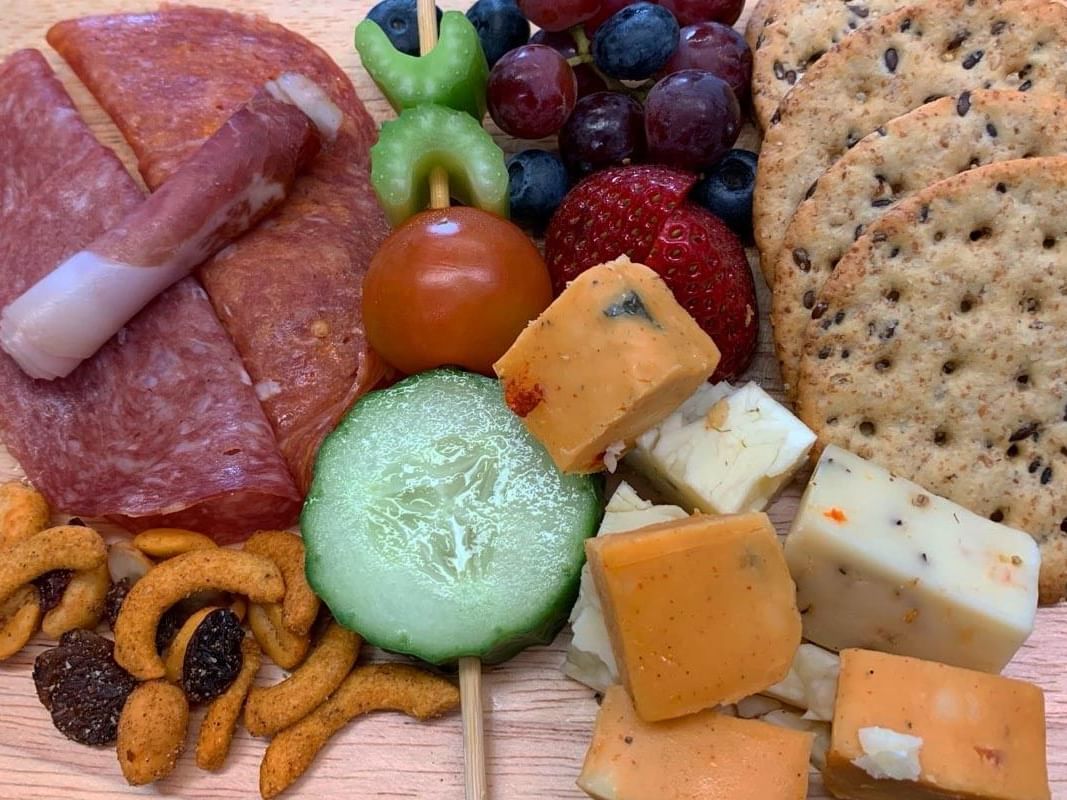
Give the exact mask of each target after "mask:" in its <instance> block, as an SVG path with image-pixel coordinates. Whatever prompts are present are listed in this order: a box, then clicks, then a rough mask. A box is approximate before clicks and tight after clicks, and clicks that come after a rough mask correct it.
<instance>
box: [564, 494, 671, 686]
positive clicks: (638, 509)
mask: <svg viewBox="0 0 1067 800" xmlns="http://www.w3.org/2000/svg"><path fill="white" fill-rule="evenodd" d="M685 516H687V515H686V513H685V511H683V510H682V509H680V508H678V507H677V506H657V505H653V504H652V503H650V502H648V501H647V500H643V499H642V498H641V497H640V496H639V495H638V494H637V492H635V491H634V490H633V488H632V487H631V486H630V485H629V484H628V483H626V482H625V481H624V482H623V483H621V484H619V488H618V489H616V490H615V494H613V495H612V496H611V500H609V501H608V506H607V508H606V509H605V512H604V520H603V522H601V523H600V530H599V531H598V533H597V535H598V536H607V535H610V534H613V533H622V532H624V531H632V530H637V529H638V528H644V527H647V526H649V525H656V524H658V523H660V522H669V521H671V520H675V519H682V518H683V517H685ZM570 623H571V629H572V630H573V632H574V637H573V639H572V640H571V645H570V647H569V648H568V649H567V658H566V661H565V662H564V664H563V672H564V673H565V674H566V675H567V676H569V677H571V678H573V679H574V680H576V681H579V682H580V683H584V684H585V685H586V686H589V687H591V688H593V689H596V690H597V691H600V692H603V691H605V690H606V689H607V688H608V687H609V686H612V685H613V684H616V683H618V682H619V668H618V665H617V664H616V662H615V655H614V653H613V652H612V650H611V639H610V638H609V636H608V629H607V626H606V625H605V624H604V611H603V609H602V607H601V605H600V596H599V595H598V594H597V591H596V586H595V585H594V584H593V576H592V574H591V573H590V571H589V567H588V566H586V567H584V568H583V569H582V578H581V584H580V588H579V590H578V600H577V602H576V603H575V604H574V608H573V609H572V610H571V616H570Z"/></svg>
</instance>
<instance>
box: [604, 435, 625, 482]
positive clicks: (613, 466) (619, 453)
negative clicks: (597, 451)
mask: <svg viewBox="0 0 1067 800" xmlns="http://www.w3.org/2000/svg"><path fill="white" fill-rule="evenodd" d="M625 453H626V442H612V444H611V445H610V446H609V447H608V449H607V450H605V451H604V468H605V469H606V470H607V471H608V472H610V473H611V474H612V475H614V474H615V470H617V469H618V468H619V459H621V458H622V457H623V455H624V454H625Z"/></svg>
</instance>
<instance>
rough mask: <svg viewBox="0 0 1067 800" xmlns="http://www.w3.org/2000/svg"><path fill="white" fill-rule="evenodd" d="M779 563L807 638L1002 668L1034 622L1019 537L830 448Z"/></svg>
mask: <svg viewBox="0 0 1067 800" xmlns="http://www.w3.org/2000/svg"><path fill="white" fill-rule="evenodd" d="M785 554H786V559H787V560H788V562H789V568H790V570H791V571H792V573H793V579H794V580H795V581H796V583H797V603H798V604H799V606H800V609H801V612H802V613H803V615H804V637H805V638H806V639H810V640H811V641H813V642H815V643H817V644H820V645H822V646H824V647H829V648H831V649H833V650H839V649H841V648H845V647H867V648H871V649H873V650H884V651H886V652H890V653H898V654H900V655H909V656H915V657H917V658H927V659H930V660H931V661H942V662H944V663H946V664H954V665H956V666H960V667H968V668H971V669H980V670H985V671H987V672H999V671H1000V670H1001V669H1002V668H1003V667H1004V665H1005V664H1007V663H1008V661H1010V660H1011V657H1012V656H1013V655H1014V654H1015V651H1016V650H1018V649H1019V647H1020V645H1022V643H1023V642H1024V641H1025V640H1026V638H1027V636H1029V635H1030V631H1031V630H1032V629H1033V625H1034V616H1035V613H1036V610H1037V585H1038V571H1039V567H1040V555H1039V552H1038V548H1037V545H1036V544H1035V542H1034V540H1033V539H1032V538H1031V537H1030V536H1028V535H1027V534H1025V533H1022V532H1020V531H1017V530H1014V529H1012V528H1008V527H1006V526H1004V525H998V524H997V523H995V522H991V521H990V520H988V519H985V518H984V517H979V516H977V515H975V514H972V513H971V512H970V511H967V510H966V509H964V508H962V507H960V506H958V505H956V504H955V503H952V502H950V501H948V500H945V499H942V498H940V497H937V496H935V495H932V494H930V493H929V492H927V491H926V490H924V489H923V488H922V487H920V486H918V485H916V484H914V483H911V482H910V481H906V480H904V479H902V478H898V477H896V476H894V475H891V474H890V473H889V472H887V471H885V470H884V469H882V468H881V467H878V466H875V465H874V464H872V463H870V462H868V461H864V460H863V459H862V458H860V457H859V456H855V455H853V454H852V453H849V452H848V451H846V450H842V449H840V448H838V447H832V446H831V447H827V448H826V450H825V451H824V452H823V456H822V459H821V460H820V461H819V465H818V468H817V469H816V471H815V474H814V475H813V476H812V479H811V483H810V484H809V485H808V488H807V491H806V492H805V493H804V497H803V498H802V499H801V501H800V510H799V512H798V514H797V516H796V519H795V520H794V522H793V528H792V530H791V532H790V534H789V538H788V539H787V540H786V545H785Z"/></svg>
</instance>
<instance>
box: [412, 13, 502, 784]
mask: <svg viewBox="0 0 1067 800" xmlns="http://www.w3.org/2000/svg"><path fill="white" fill-rule="evenodd" d="M418 16H419V50H420V52H421V53H422V55H426V54H427V53H429V52H430V51H431V50H433V48H434V47H435V46H436V45H437V8H436V6H435V5H434V0H418ZM451 202H452V199H451V195H450V194H449V191H448V173H447V172H445V170H444V169H443V168H442V167H434V169H433V171H432V172H431V173H430V207H431V208H448V206H449V205H450V204H451ZM459 693H460V701H461V705H462V708H463V763H464V783H465V786H466V800H486V798H487V797H488V796H489V795H488V791H487V789H486V782H485V733H484V730H483V727H482V718H483V711H482V662H481V661H480V660H479V659H477V658H469V657H468V658H461V659H460V660H459Z"/></svg>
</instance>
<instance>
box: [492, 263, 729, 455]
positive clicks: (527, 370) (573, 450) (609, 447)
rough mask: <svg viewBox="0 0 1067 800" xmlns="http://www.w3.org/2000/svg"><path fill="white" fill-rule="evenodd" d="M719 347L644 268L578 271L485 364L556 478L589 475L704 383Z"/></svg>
mask: <svg viewBox="0 0 1067 800" xmlns="http://www.w3.org/2000/svg"><path fill="white" fill-rule="evenodd" d="M718 363H719V351H718V349H717V348H716V347H715V343H714V342H712V340H711V339H710V338H709V337H708V335H707V334H706V333H704V331H703V330H701V328H700V326H699V325H697V323H696V321H695V320H694V319H693V318H692V317H691V316H689V314H688V313H687V312H686V310H685V309H684V308H682V307H681V306H680V305H678V302H677V301H676V300H675V299H674V295H673V294H672V293H671V290H670V289H669V288H667V284H665V283H664V282H663V280H662V279H661V278H660V277H659V276H658V275H657V274H656V273H655V272H653V271H652V270H650V269H649V268H648V267H646V266H643V265H641V264H634V263H631V262H630V260H629V259H627V258H620V259H619V260H617V261H613V262H611V263H608V264H602V265H600V266H599V267H594V268H592V269H590V270H587V271H586V272H584V273H582V274H581V275H580V276H578V278H577V279H575V280H574V281H573V282H572V283H571V284H570V285H569V286H568V287H567V289H566V290H565V291H564V292H563V294H561V295H560V296H559V297H558V298H557V299H556V301H555V302H554V303H552V305H551V306H549V307H548V308H547V309H546V310H545V312H544V313H543V314H541V316H540V317H538V318H537V319H536V320H534V321H533V322H532V323H530V325H529V326H528V327H527V328H526V330H524V331H523V332H522V333H521V334H520V335H519V338H518V339H516V340H515V343H514V344H513V345H512V346H511V349H509V350H508V351H507V352H506V353H505V354H504V355H503V356H502V357H501V358H500V360H499V361H497V362H496V364H495V365H494V369H495V370H496V374H497V375H498V376H499V377H500V379H501V380H502V381H503V384H504V398H505V399H506V400H507V403H508V406H510V407H511V409H512V411H514V412H515V413H516V414H518V415H519V416H520V417H522V419H523V421H524V422H525V423H526V427H527V428H529V430H530V432H531V433H532V434H533V435H534V436H535V437H537V439H538V440H540V441H541V443H542V444H543V445H544V446H545V448H546V449H547V450H548V452H549V454H550V455H551V456H552V458H553V460H554V461H555V462H556V465H557V466H558V467H559V468H560V469H561V470H563V471H564V472H597V471H599V470H602V469H603V468H604V455H605V453H607V452H608V451H611V452H613V453H615V452H617V451H618V450H619V449H620V443H621V444H622V445H625V444H629V443H632V441H633V440H634V439H635V438H636V437H637V436H639V435H640V434H642V433H644V432H645V431H646V430H648V429H649V428H651V427H653V426H655V425H657V424H658V423H659V422H660V421H662V420H663V419H664V418H665V417H667V415H669V414H670V413H671V412H672V411H674V409H676V408H677V407H678V406H680V405H681V404H682V403H683V402H684V401H685V399H686V398H687V397H689V396H690V395H691V394H692V393H693V392H694V391H695V390H696V388H697V387H698V386H699V385H700V384H701V383H703V382H704V381H706V380H707V379H708V378H709V377H710V376H711V373H712V372H714V371H715V367H716V366H717V365H718Z"/></svg>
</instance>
